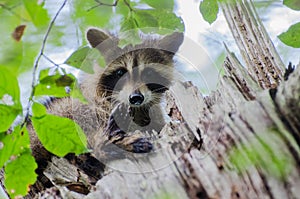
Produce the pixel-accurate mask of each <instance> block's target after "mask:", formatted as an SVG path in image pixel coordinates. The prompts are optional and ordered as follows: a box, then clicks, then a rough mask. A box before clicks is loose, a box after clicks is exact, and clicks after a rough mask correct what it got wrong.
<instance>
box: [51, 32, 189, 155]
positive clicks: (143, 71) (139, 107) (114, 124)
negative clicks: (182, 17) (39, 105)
mask: <svg viewBox="0 0 300 199" xmlns="http://www.w3.org/2000/svg"><path fill="white" fill-rule="evenodd" d="M140 37H141V40H142V43H141V44H138V45H134V46H133V45H127V46H125V47H123V48H120V47H119V46H118V42H119V39H118V38H117V37H116V36H114V35H112V34H110V33H107V32H105V31H103V30H100V29H96V28H90V29H88V31H87V32H86V38H87V41H88V42H89V44H90V45H91V47H93V48H96V49H97V50H99V51H100V53H101V54H102V56H103V57H104V59H105V62H106V67H105V68H104V69H103V70H100V67H98V70H96V72H95V74H93V75H90V76H89V75H86V76H84V77H83V83H82V84H81V90H82V93H83V94H84V96H85V97H86V99H87V100H88V104H82V103H81V102H80V101H79V100H76V99H71V98H63V99H58V100H54V101H53V102H52V103H51V104H50V105H49V108H48V112H49V113H52V114H56V115H60V116H63V117H68V118H71V119H73V120H75V121H76V122H77V123H78V124H79V125H80V126H81V128H82V129H83V130H84V132H85V133H86V135H87V139H88V143H89V146H90V147H91V148H92V149H95V148H97V150H98V149H99V150H100V148H101V147H99V145H103V143H104V140H105V142H107V143H110V144H114V145H116V146H117V147H119V148H120V149H122V150H123V149H124V150H126V151H129V152H134V153H147V152H150V151H151V150H152V149H153V144H152V143H151V141H150V139H149V138H148V137H147V136H146V134H144V132H146V131H147V132H151V131H153V130H154V131H156V132H160V130H161V129H162V127H163V126H164V124H165V122H164V117H163V113H162V110H161V105H160V102H161V99H162V96H163V93H164V92H165V91H166V90H167V89H168V88H169V87H170V85H171V83H172V81H173V78H174V77H173V72H174V71H173V70H174V66H173V65H174V61H173V57H174V55H175V53H176V52H177V50H178V48H179V47H180V45H181V43H182V42H183V34H182V33H178V32H175V33H173V34H171V35H168V36H165V37H162V38H161V37H160V38H153V37H152V36H147V35H146V36H145V35H144V36H140ZM99 139H100V140H101V141H98V140H99ZM99 143H101V144H99ZM99 153H100V152H99Z"/></svg>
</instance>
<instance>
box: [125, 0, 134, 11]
mask: <svg viewBox="0 0 300 199" xmlns="http://www.w3.org/2000/svg"><path fill="white" fill-rule="evenodd" d="M124 3H125V4H126V6H127V7H128V8H129V10H130V12H133V11H134V10H133V8H132V7H131V6H130V3H128V1H127V0H124Z"/></svg>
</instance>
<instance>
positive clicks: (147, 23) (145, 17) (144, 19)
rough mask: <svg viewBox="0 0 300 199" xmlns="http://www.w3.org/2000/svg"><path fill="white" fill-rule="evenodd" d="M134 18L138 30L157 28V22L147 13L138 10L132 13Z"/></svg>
mask: <svg viewBox="0 0 300 199" xmlns="http://www.w3.org/2000/svg"><path fill="white" fill-rule="evenodd" d="M134 18H135V20H136V22H137V25H138V27H139V28H148V27H158V21H157V20H156V18H155V17H154V16H153V15H151V14H149V12H146V11H142V10H138V11H136V12H134Z"/></svg>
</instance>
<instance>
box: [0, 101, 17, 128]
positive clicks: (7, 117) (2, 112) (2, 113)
mask: <svg viewBox="0 0 300 199" xmlns="http://www.w3.org/2000/svg"><path fill="white" fill-rule="evenodd" d="M21 110H22V109H16V108H14V107H12V106H7V105H3V104H0V121H1V122H0V133H3V132H5V131H7V130H8V129H9V127H10V126H11V125H12V123H13V122H14V121H15V119H16V117H17V116H18V114H19V113H21Z"/></svg>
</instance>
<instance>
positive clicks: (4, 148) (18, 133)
mask: <svg viewBox="0 0 300 199" xmlns="http://www.w3.org/2000/svg"><path fill="white" fill-rule="evenodd" d="M0 142H1V144H0V145H1V149H0V168H2V167H3V166H4V165H5V163H6V162H7V161H8V160H12V159H15V157H16V156H18V155H19V154H21V153H22V152H24V151H25V150H26V149H29V147H30V140H29V135H28V132H27V130H26V128H23V129H21V128H20V127H19V126H17V127H15V129H14V131H13V132H12V133H10V134H4V133H3V134H0Z"/></svg>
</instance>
